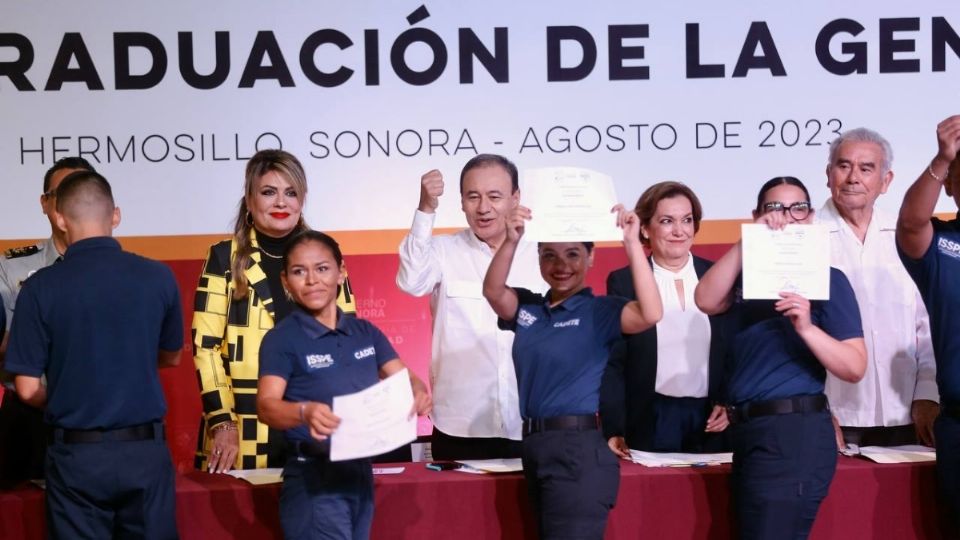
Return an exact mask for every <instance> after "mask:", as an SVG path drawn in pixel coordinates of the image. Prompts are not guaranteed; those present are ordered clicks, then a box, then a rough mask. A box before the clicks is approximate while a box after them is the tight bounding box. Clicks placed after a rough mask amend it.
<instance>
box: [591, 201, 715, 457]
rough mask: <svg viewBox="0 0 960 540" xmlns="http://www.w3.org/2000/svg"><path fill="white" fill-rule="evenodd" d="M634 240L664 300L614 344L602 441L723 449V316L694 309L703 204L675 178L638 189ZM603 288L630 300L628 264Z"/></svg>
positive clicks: (649, 447)
mask: <svg viewBox="0 0 960 540" xmlns="http://www.w3.org/2000/svg"><path fill="white" fill-rule="evenodd" d="M634 212H635V213H636V214H637V217H639V218H640V241H641V242H642V243H643V244H644V245H645V246H647V247H649V248H650V251H651V253H650V259H649V261H650V265H651V266H652V267H653V277H654V280H655V281H656V283H657V289H658V290H659V291H660V299H661V300H662V301H663V318H662V319H660V322H658V323H657V325H656V326H655V327H654V328H651V329H649V330H647V331H645V332H641V333H639V334H636V335H633V336H629V337H628V338H627V339H625V340H622V341H620V342H618V343H617V346H616V347H614V349H613V352H611V354H610V363H609V364H608V365H607V370H606V372H605V373H604V374H603V384H602V385H601V387H600V420H601V423H602V424H603V432H604V436H605V437H607V440H608V443H609V445H610V448H611V449H612V450H613V451H614V452H616V453H617V454H618V455H619V456H620V457H622V458H625V459H629V457H630V454H629V449H630V448H633V449H635V450H644V451H648V452H722V451H726V437H725V434H724V433H723V432H724V430H725V429H726V428H727V426H728V421H727V412H726V409H725V408H724V407H723V405H722V404H723V403H725V398H724V397H723V386H722V383H723V378H724V373H725V362H726V347H725V343H726V340H725V339H724V338H725V334H726V332H725V327H724V326H723V323H724V321H725V319H726V318H725V317H723V316H716V317H707V315H705V314H704V313H703V312H701V311H700V310H699V309H697V306H696V304H695V303H694V301H693V291H694V290H695V289H696V287H697V282H698V280H699V279H700V276H702V275H703V274H704V273H705V272H706V271H707V269H709V268H710V266H711V265H712V264H713V263H712V262H710V261H708V260H706V259H702V258H700V257H697V256H696V255H693V254H692V253H690V247H691V246H692V245H693V238H694V236H695V235H696V233H697V231H699V230H700V220H701V219H702V218H703V207H702V206H701V205H700V200H699V199H698V198H697V196H696V194H695V193H694V192H693V190H691V189H690V188H689V187H687V186H686V185H684V184H681V183H680V182H659V183H657V184H654V185H652V186H650V187H649V188H647V189H646V191H644V192H643V195H641V196H640V199H639V200H637V205H636V207H635V209H634ZM607 294H609V295H614V296H622V297H624V298H628V299H634V298H636V293H635V292H634V290H633V280H632V278H631V275H630V267H629V266H627V267H625V268H620V269H618V270H614V271H613V272H610V275H609V276H607Z"/></svg>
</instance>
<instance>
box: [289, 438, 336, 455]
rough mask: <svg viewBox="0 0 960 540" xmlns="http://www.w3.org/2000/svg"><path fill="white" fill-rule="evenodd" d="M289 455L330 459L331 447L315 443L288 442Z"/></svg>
mask: <svg viewBox="0 0 960 540" xmlns="http://www.w3.org/2000/svg"><path fill="white" fill-rule="evenodd" d="M287 454H288V455H291V456H304V457H328V456H329V455H330V446H329V445H326V444H322V443H318V442H313V441H287Z"/></svg>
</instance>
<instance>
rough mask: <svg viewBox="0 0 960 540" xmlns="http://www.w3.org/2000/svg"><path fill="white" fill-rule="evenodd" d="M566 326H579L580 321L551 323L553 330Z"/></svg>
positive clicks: (571, 320)
mask: <svg viewBox="0 0 960 540" xmlns="http://www.w3.org/2000/svg"><path fill="white" fill-rule="evenodd" d="M568 326H580V319H570V320H569V321H563V322H555V323H553V327H554V328H566V327H568Z"/></svg>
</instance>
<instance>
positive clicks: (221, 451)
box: [213, 448, 223, 456]
mask: <svg viewBox="0 0 960 540" xmlns="http://www.w3.org/2000/svg"><path fill="white" fill-rule="evenodd" d="M213 453H214V455H217V456H219V455H220V454H222V453H223V450H221V449H219V448H217V449H216V450H214V451H213Z"/></svg>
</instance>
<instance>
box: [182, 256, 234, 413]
mask: <svg viewBox="0 0 960 540" xmlns="http://www.w3.org/2000/svg"><path fill="white" fill-rule="evenodd" d="M229 247H230V244H229V243H226V245H224V244H223V243H221V244H216V245H214V246H213V247H211V248H210V253H209V255H208V256H207V261H206V262H205V263H204V265H203V271H202V272H201V274H200V281H199V283H198V284H197V291H196V294H195V296H194V305H193V362H194V364H195V365H196V368H197V381H198V383H199V385H200V398H201V401H202V404H203V414H204V417H205V418H206V425H207V427H208V428H209V427H212V426H215V425H217V424H220V423H222V422H226V421H231V420H232V421H234V422H236V421H237V416H236V414H235V413H234V412H233V411H234V398H233V392H232V391H231V383H230V377H229V375H227V373H226V370H225V369H224V365H223V363H224V355H223V350H222V349H223V347H226V343H225V339H224V336H225V334H226V327H227V306H228V305H229V302H230V295H231V294H232V292H233V290H232V287H230V271H229V268H230V250H229Z"/></svg>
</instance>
